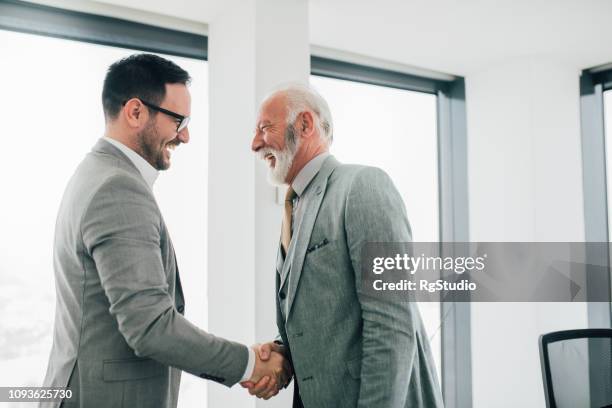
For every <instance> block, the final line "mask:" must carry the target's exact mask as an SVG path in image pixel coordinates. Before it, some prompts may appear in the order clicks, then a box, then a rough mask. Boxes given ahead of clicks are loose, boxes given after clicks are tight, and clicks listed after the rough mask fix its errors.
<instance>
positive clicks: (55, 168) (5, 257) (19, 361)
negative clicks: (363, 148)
mask: <svg viewBox="0 0 612 408" xmlns="http://www.w3.org/2000/svg"><path fill="white" fill-rule="evenodd" d="M0 49H2V63H1V64H0V81H1V82H0V89H2V97H1V98H0V112H2V118H3V119H4V120H3V132H2V135H3V138H4V140H5V142H6V143H7V145H8V146H13V147H14V148H15V149H13V150H10V149H7V151H6V153H5V154H4V155H3V156H4V157H3V159H2V169H1V170H2V171H1V172H0V185H1V186H2V189H3V190H2V202H1V204H0V206H1V207H0V208H1V211H0V226H1V229H2V232H3V233H2V236H1V237H0V254H1V257H2V262H1V263H0V287H1V288H2V291H0V316H1V319H0V366H1V367H2V369H1V370H0V384H3V385H7V386H8V385H14V386H39V385H41V383H42V380H43V378H44V375H45V370H46V365H47V361H48V357H49V351H50V348H51V341H52V330H53V318H54V308H55V287H54V278H53V263H52V248H53V231H54V224H55V217H56V214H57V210H58V207H59V203H60V199H61V196H62V194H63V191H64V188H65V186H66V183H67V182H68V179H69V178H70V176H71V175H72V173H73V172H74V170H75V168H76V166H77V164H78V163H79V162H80V161H81V160H82V159H83V157H84V156H85V154H86V153H87V152H89V151H90V150H91V148H92V146H93V145H94V144H95V142H96V140H97V139H98V138H100V137H101V136H102V135H103V131H104V119H103V114H102V107H101V101H100V99H101V98H100V95H101V92H102V81H103V79H104V75H105V72H106V69H107V68H108V66H109V65H110V64H111V63H112V62H114V61H116V60H118V59H120V58H122V57H125V56H128V55H130V54H132V53H134V51H131V50H127V49H120V48H112V47H105V46H98V45H92V44H85V43H80V42H74V41H66V40H60V39H54V38H47V37H39V36H33V35H27V34H21V33H14V32H7V31H2V30H0ZM167 58H170V59H172V60H174V61H175V62H176V63H177V64H179V65H180V66H182V67H183V68H185V69H186V70H187V71H189V72H190V74H191V75H192V76H193V83H192V85H191V93H192V98H193V102H192V116H193V120H192V122H191V124H190V134H191V142H190V143H189V144H188V145H186V146H181V147H179V148H178V149H177V151H176V152H175V153H174V154H173V161H172V162H173V164H172V168H171V169H170V170H169V171H167V172H163V173H162V174H161V175H160V177H159V179H158V180H157V183H156V187H155V195H156V197H157V199H158V202H159V204H160V207H161V208H162V213H163V215H164V218H165V220H166V223H167V224H168V228H169V230H170V232H171V234H172V239H173V242H174V246H175V247H176V251H177V256H178V259H179V266H180V270H181V279H182V283H183V286H184V291H185V292H186V293H185V296H186V298H187V307H186V313H187V317H188V318H189V319H190V320H191V321H193V322H194V323H195V324H197V325H198V326H200V327H202V328H206V323H207V322H206V316H207V303H206V267H205V265H206V260H205V257H206V254H205V253H204V252H202V249H203V248H206V242H205V240H206V219H205V214H206V202H207V200H206V191H207V185H206V180H207V166H206V163H207V148H208V145H207V138H208V117H207V115H208V67H207V63H206V62H203V61H196V60H190V59H185V58H178V57H167ZM11 138H12V139H11ZM187 216H189V219H187ZM205 387H206V382H204V381H201V380H200V379H197V378H195V377H192V376H188V375H185V376H183V381H182V384H181V392H180V397H179V398H180V405H181V406H186V407H188V406H195V405H196V404H197V405H199V406H204V404H205V401H206V399H205V393H206V388H205ZM11 406H13V405H11ZM15 406H17V405H15ZM28 406H29V405H28Z"/></svg>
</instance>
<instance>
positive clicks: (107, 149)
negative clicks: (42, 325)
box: [43, 140, 248, 408]
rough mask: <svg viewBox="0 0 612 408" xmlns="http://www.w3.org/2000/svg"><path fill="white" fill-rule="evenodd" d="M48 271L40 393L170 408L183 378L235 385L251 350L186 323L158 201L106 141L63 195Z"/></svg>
mask: <svg viewBox="0 0 612 408" xmlns="http://www.w3.org/2000/svg"><path fill="white" fill-rule="evenodd" d="M54 269H55V282H56V292H57V306H56V312H55V327H54V335H53V348H52V350H51V356H50V358H49V366H48V369H47V375H46V378H45V381H44V385H45V386H56V387H65V386H67V385H70V387H71V388H72V389H73V392H74V393H75V394H77V395H78V398H76V401H75V402H76V404H74V405H76V406H81V407H99V406H104V407H130V408H132V407H174V406H176V403H177V396H178V389H179V380H180V371H179V370H184V371H187V372H189V373H191V374H194V375H197V376H200V377H203V378H206V379H211V380H214V381H217V382H219V383H222V384H224V385H227V386H231V385H233V384H235V383H236V382H238V381H239V380H240V379H241V377H242V375H243V373H244V370H245V367H246V364H247V360H248V350H247V348H246V347H245V346H244V345H241V344H237V343H233V342H230V341H227V340H224V339H221V338H217V337H215V336H213V335H211V334H209V333H206V332H205V331H203V330H201V329H199V328H198V327H196V326H194V325H193V324H191V323H190V322H189V321H187V320H186V319H185V318H184V317H183V313H184V300H183V294H182V290H181V283H180V279H179V275H178V268H177V263H176V259H175V254H174V249H173V247H172V242H171V240H170V236H169V235H168V230H167V229H166V225H165V223H164V220H163V218H162V216H161V213H160V210H159V208H158V206H157V203H156V201H155V198H154V197H153V194H152V192H151V190H150V189H149V187H148V185H147V184H146V183H145V181H144V179H143V178H142V176H141V175H140V173H139V171H138V169H137V168H136V167H135V166H134V165H133V164H132V162H131V161H130V160H129V159H128V158H127V157H126V156H125V155H124V154H123V153H122V152H121V151H120V150H119V149H117V148H116V147H114V146H112V145H111V144H110V143H108V142H106V141H104V140H100V141H98V143H97V144H96V145H95V147H94V148H93V150H92V151H91V152H90V153H89V154H88V155H87V156H86V157H85V159H84V160H83V161H82V162H81V164H80V165H79V167H78V168H77V170H76V172H75V174H74V175H73V177H72V178H71V180H70V182H69V184H68V186H67V188H66V191H65V193H64V197H63V200H62V203H61V206H60V210H59V214H58V218H57V224H56V231H55V245H54ZM69 380H70V384H69ZM43 405H44V404H43ZM57 405H59V404H58V403H52V404H48V406H53V407H55V406H57ZM66 405H69V404H66ZM69 406H70V405H69Z"/></svg>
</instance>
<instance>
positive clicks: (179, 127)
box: [123, 98, 191, 133]
mask: <svg viewBox="0 0 612 408" xmlns="http://www.w3.org/2000/svg"><path fill="white" fill-rule="evenodd" d="M136 99H138V100H139V101H140V102H142V104H143V105H145V106H146V107H148V108H151V109H155V110H156V111H158V112H161V113H165V114H166V115H168V116H172V117H173V118H175V119H178V120H180V122H179V123H178V124H177V125H176V133H179V132H180V131H182V130H183V129H185V128H186V127H187V125H188V124H189V119H191V117H189V116H184V115H181V114H179V113H176V112H172V111H171V110H168V109H164V108H162V107H160V106H157V105H154V104H152V103H151V102H147V101H145V100H144V99H142V98H136ZM126 103H127V101H125V102H123V104H124V105H125V104H126Z"/></svg>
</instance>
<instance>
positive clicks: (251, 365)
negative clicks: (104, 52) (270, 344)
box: [103, 137, 255, 381]
mask: <svg viewBox="0 0 612 408" xmlns="http://www.w3.org/2000/svg"><path fill="white" fill-rule="evenodd" d="M103 139H104V140H106V141H107V142H108V143H110V144H112V145H113V146H115V147H116V148H117V149H119V150H121V153H123V154H125V155H126V156H127V157H128V159H130V161H131V162H132V163H133V164H134V166H136V168H137V169H138V171H139V172H140V174H141V175H142V178H144V180H145V182H146V183H147V185H148V186H149V188H150V189H151V191H153V184H154V183H155V180H157V176H158V175H159V171H157V169H156V168H155V167H153V166H151V164H150V163H149V162H148V161H146V160H145V159H144V158H143V157H142V156H141V155H139V154H138V153H136V152H135V151H133V150H132V149H130V148H129V147H127V146H126V145H124V144H123V143H121V142H119V141H118V140H115V139H111V138H110V137H103ZM247 348H248V350H249V360H248V362H247V366H246V369H245V370H244V374H243V375H242V379H241V380H240V381H246V380H248V379H250V378H251V377H252V375H253V371H254V370H255V352H254V351H253V349H252V348H250V347H247Z"/></svg>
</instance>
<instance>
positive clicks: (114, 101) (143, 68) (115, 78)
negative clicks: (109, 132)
mask: <svg viewBox="0 0 612 408" xmlns="http://www.w3.org/2000/svg"><path fill="white" fill-rule="evenodd" d="M190 81H191V77H190V76H189V73H187V71H185V70H184V69H182V68H181V67H179V66H178V65H176V64H175V63H174V62H172V61H168V60H167V59H164V58H162V57H158V56H157V55H153V54H134V55H130V56H129V57H127V58H124V59H122V60H120V61H117V62H115V63H114V64H113V65H111V66H110V67H109V68H108V71H107V72H106V78H104V87H103V89H102V107H103V109H104V116H105V117H106V119H107V120H108V119H114V118H115V117H117V114H118V113H119V111H120V110H121V107H122V106H123V104H124V103H125V102H126V101H127V100H129V99H132V98H140V99H144V100H145V101H147V102H149V103H152V104H155V105H160V104H161V103H162V101H163V100H164V98H165V97H166V84H187V83H189V82H190Z"/></svg>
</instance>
